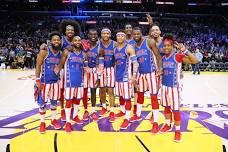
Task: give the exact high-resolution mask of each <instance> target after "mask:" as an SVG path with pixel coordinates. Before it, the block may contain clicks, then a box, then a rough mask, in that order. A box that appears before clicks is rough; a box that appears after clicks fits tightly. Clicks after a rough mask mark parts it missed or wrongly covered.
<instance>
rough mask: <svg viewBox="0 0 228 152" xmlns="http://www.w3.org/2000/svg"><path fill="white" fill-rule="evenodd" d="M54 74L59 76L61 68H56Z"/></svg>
mask: <svg viewBox="0 0 228 152" xmlns="http://www.w3.org/2000/svg"><path fill="white" fill-rule="evenodd" d="M54 72H55V74H56V75H58V74H59V72H60V68H59V67H58V66H55V68H54Z"/></svg>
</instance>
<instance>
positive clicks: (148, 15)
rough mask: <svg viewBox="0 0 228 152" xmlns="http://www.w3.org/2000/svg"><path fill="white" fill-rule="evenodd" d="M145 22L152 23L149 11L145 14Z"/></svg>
mask: <svg viewBox="0 0 228 152" xmlns="http://www.w3.org/2000/svg"><path fill="white" fill-rule="evenodd" d="M146 18H147V22H148V23H149V24H150V25H152V24H153V18H152V17H151V16H150V14H149V13H147V14H146Z"/></svg>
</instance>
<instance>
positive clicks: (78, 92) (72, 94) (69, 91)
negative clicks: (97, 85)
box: [65, 87, 84, 100]
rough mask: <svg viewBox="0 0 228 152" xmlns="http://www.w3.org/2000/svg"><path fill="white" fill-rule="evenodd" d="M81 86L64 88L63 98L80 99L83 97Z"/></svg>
mask: <svg viewBox="0 0 228 152" xmlns="http://www.w3.org/2000/svg"><path fill="white" fill-rule="evenodd" d="M83 90H84V88H83V87H76V88H65V99H66V100H72V99H74V98H76V99H81V98H82V97H83Z"/></svg>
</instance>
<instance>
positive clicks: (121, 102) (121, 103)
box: [119, 96, 125, 106]
mask: <svg viewBox="0 0 228 152" xmlns="http://www.w3.org/2000/svg"><path fill="white" fill-rule="evenodd" d="M119 102H120V105H121V106H123V105H124V103H125V101H124V99H123V97H122V96H121V97H120V98H119Z"/></svg>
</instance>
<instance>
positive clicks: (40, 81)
mask: <svg viewBox="0 0 228 152" xmlns="http://www.w3.org/2000/svg"><path fill="white" fill-rule="evenodd" d="M49 39H50V44H51V45H50V46H49V47H48V48H47V50H40V52H39V54H38V56H37V64H36V72H35V74H36V85H37V87H38V90H39V91H40V92H41V98H42V100H41V102H38V105H39V112H40V121H41V123H40V128H39V131H40V133H45V131H46V124H45V113H46V106H47V100H48V98H49V99H50V102H51V107H50V108H51V119H52V120H51V125H53V126H54V128H55V129H60V128H61V126H60V125H59V123H58V121H57V120H56V106H57V100H58V91H59V84H58V80H59V76H58V75H56V74H55V72H54V68H55V67H56V66H57V65H58V64H59V62H60V58H61V52H60V50H61V34H60V33H58V32H52V33H51V34H50V38H49Z"/></svg>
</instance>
